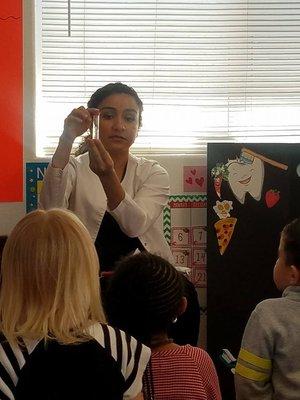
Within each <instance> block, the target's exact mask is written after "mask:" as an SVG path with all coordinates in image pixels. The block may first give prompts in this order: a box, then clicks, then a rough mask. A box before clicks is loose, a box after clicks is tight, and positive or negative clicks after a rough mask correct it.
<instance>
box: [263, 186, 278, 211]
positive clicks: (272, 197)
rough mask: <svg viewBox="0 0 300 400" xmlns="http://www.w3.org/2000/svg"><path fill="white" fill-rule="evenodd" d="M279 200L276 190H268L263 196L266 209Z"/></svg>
mask: <svg viewBox="0 0 300 400" xmlns="http://www.w3.org/2000/svg"><path fill="white" fill-rule="evenodd" d="M279 199H280V192H279V191H278V190H276V189H270V190H268V191H267V192H266V194H265V200H266V204H267V207H268V208H272V207H274V206H275V204H276V203H278V201H279Z"/></svg>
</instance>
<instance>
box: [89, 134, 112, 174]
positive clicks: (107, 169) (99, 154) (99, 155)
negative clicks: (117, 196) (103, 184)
mask: <svg viewBox="0 0 300 400" xmlns="http://www.w3.org/2000/svg"><path fill="white" fill-rule="evenodd" d="M87 145H88V148H89V155H90V168H91V170H92V171H93V172H94V173H95V174H96V175H98V176H99V178H100V179H101V178H102V177H104V176H109V175H111V174H112V173H115V171H114V162H113V160H112V158H111V156H110V155H109V153H108V151H107V150H105V147H104V146H103V144H102V142H101V141H100V140H99V139H90V138H89V139H87Z"/></svg>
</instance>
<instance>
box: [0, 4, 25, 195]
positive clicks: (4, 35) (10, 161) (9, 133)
mask: <svg viewBox="0 0 300 400" xmlns="http://www.w3.org/2000/svg"><path fill="white" fill-rule="evenodd" d="M22 25H23V24H22V0H10V1H1V2H0V37H1V42H0V50H1V57H0V71H1V74H0V87H1V91H0V137H1V146H0V177H1V179H0V202H21V201H23V58H22V54H23V34H22V29H23V28H22Z"/></svg>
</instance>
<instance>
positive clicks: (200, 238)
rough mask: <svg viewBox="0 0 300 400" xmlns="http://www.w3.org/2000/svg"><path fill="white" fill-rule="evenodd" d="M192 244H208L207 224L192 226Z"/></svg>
mask: <svg viewBox="0 0 300 400" xmlns="http://www.w3.org/2000/svg"><path fill="white" fill-rule="evenodd" d="M191 234H192V244H193V246H197V245H206V226H194V227H192V232H191Z"/></svg>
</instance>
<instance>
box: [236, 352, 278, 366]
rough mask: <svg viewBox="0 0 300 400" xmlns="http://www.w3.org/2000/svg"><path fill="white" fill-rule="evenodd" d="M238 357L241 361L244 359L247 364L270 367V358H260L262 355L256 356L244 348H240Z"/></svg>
mask: <svg viewBox="0 0 300 400" xmlns="http://www.w3.org/2000/svg"><path fill="white" fill-rule="evenodd" d="M239 358H240V359H241V360H243V361H246V362H247V363H249V364H252V365H254V366H255V367H259V368H264V369H271V368H272V363H271V360H269V359H268V358H262V357H259V356H256V355H255V354H253V353H250V351H248V350H245V349H241V350H240V353H239Z"/></svg>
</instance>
